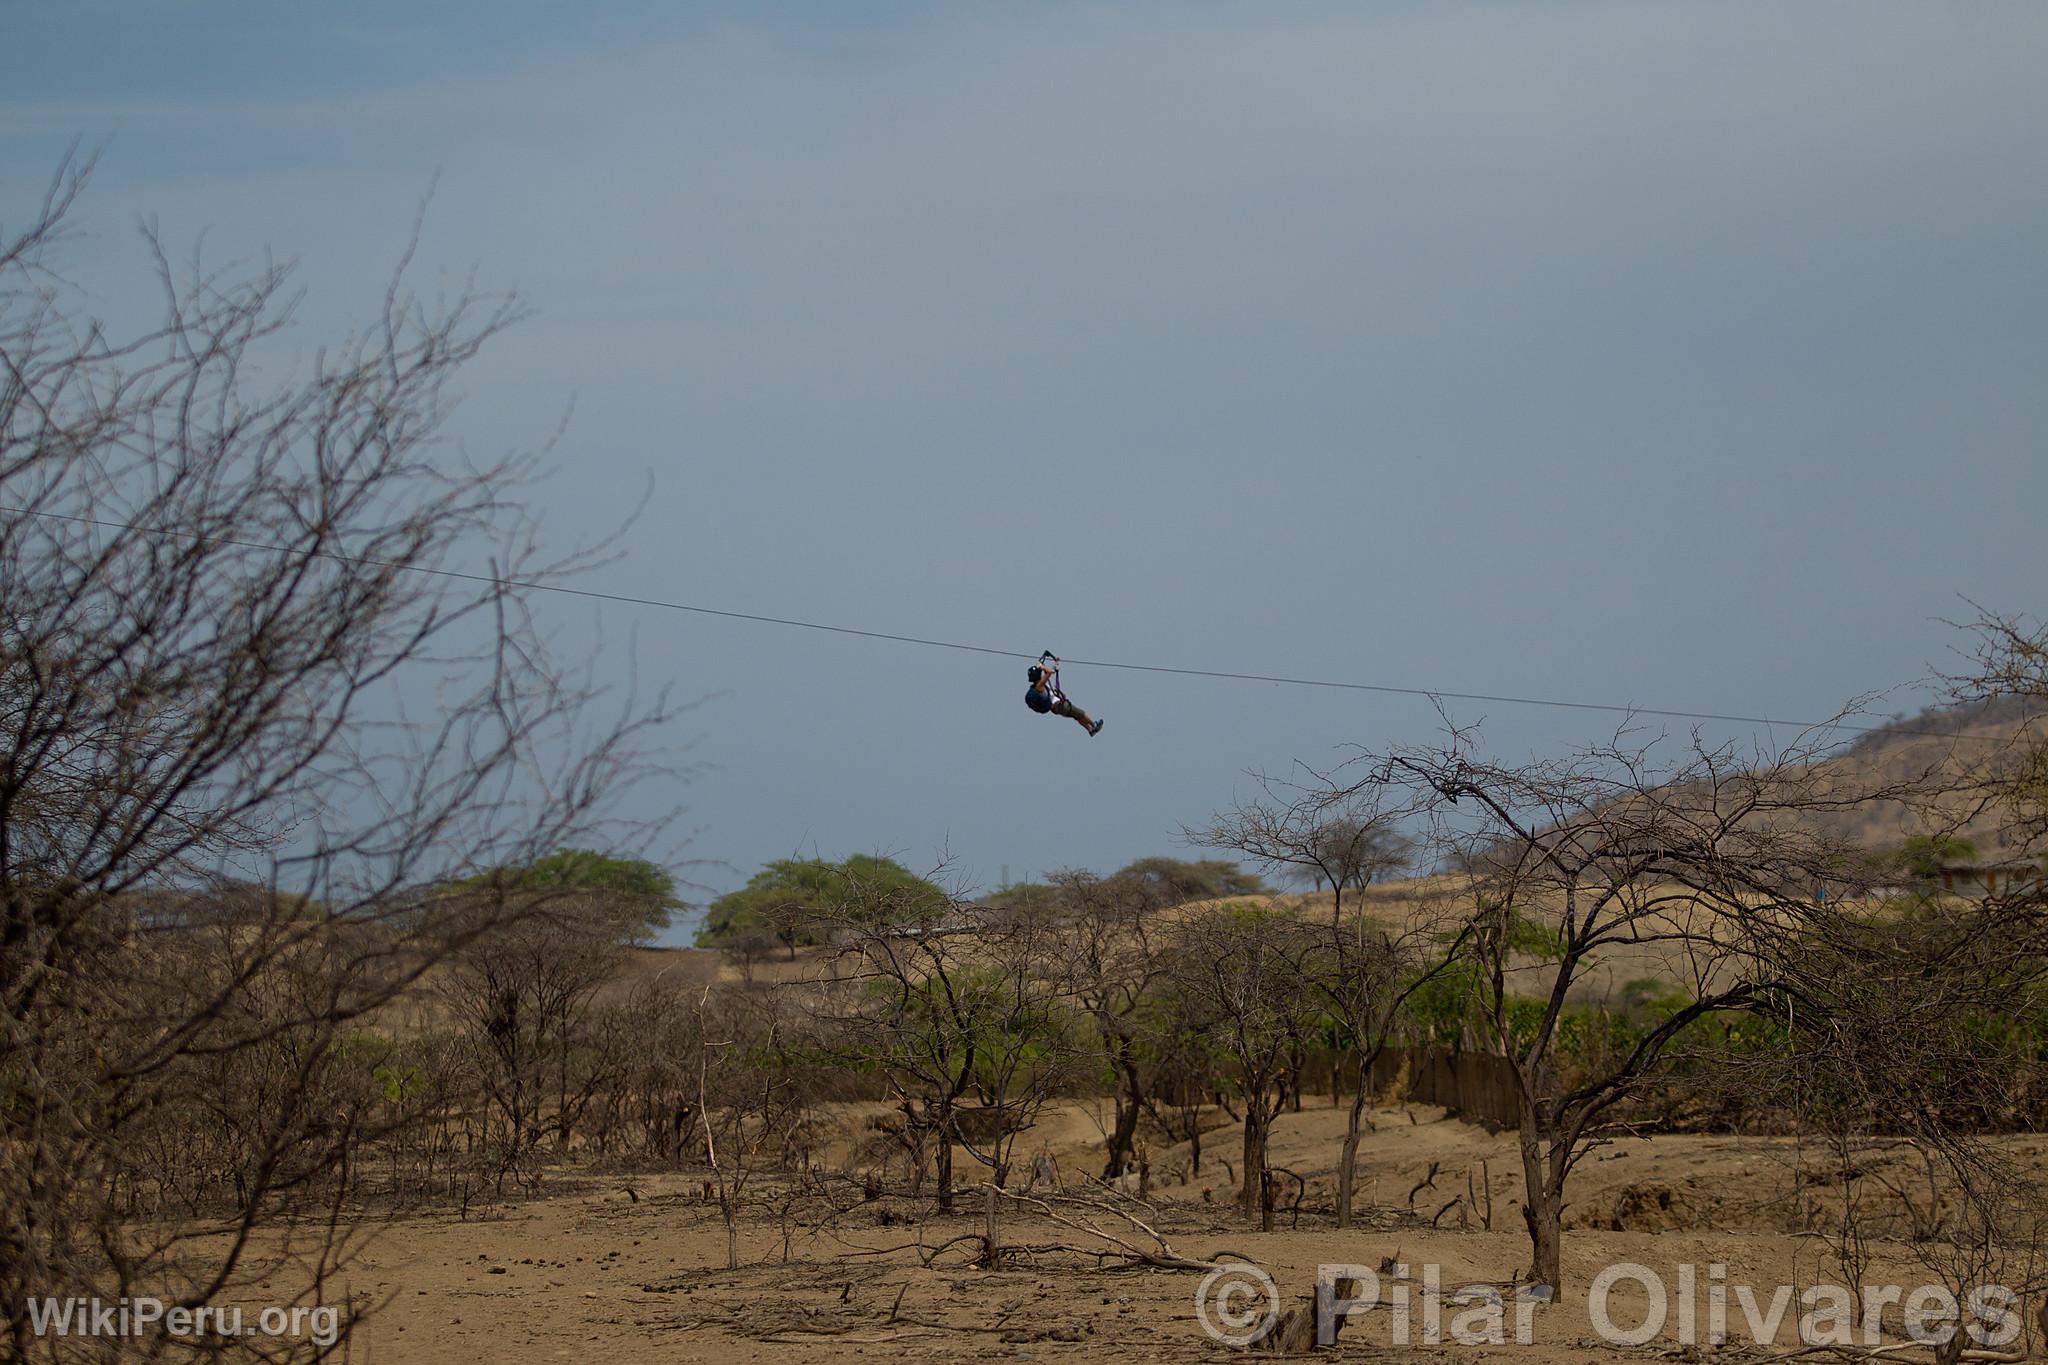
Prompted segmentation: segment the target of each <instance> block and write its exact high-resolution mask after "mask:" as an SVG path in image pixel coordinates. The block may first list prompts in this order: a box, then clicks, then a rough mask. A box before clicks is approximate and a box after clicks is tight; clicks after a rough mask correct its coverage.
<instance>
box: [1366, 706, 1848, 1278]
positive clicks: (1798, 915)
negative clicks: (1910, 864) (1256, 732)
mask: <svg viewBox="0 0 2048 1365" xmlns="http://www.w3.org/2000/svg"><path fill="white" fill-rule="evenodd" d="M1471 740H1472V737H1471V735H1470V734H1469V732H1461V731H1456V730H1453V731H1452V732H1451V734H1450V735H1449V737H1448V739H1447V741H1446V742H1445V744H1444V745H1442V746H1441V747H1439V748H1436V749H1433V750H1396V751H1392V752H1389V753H1384V754H1371V755H1364V756H1361V758H1360V759H1359V760H1358V764H1359V766H1360V767H1361V768H1362V769H1363V770H1364V771H1365V772H1366V773H1367V776H1365V777H1364V778H1363V779H1361V780H1359V781H1357V782H1356V783H1355V784H1353V785H1352V787H1351V788H1350V789H1349V790H1348V791H1347V792H1346V793H1345V794H1346V795H1348V796H1351V797H1355V798H1358V799H1368V800H1372V801H1376V802H1381V803H1384V804H1402V803H1413V804H1414V805H1415V807H1416V808H1417V809H1421V810H1425V811H1426V812H1427V814H1428V815H1429V817H1430V820H1431V825H1430V831H1431V845H1432V847H1431V852H1433V853H1435V854H1437V855H1439V856H1440V857H1443V858H1444V859H1445V860H1446V861H1452V860H1455V862H1456V863H1457V864H1459V865H1462V866H1464V867H1465V868H1467V869H1468V873H1467V874H1466V880H1465V891H1466V894H1467V895H1468V896H1469V901H1468V907H1469V908H1468V911H1467V916H1468V918H1467V931H1466V938H1465V951H1466V952H1467V954H1468V955H1469V959H1470V961H1471V963H1472V965H1473V967H1474V969H1475V971H1474V974H1473V982H1474V990H1475V993H1476V1000H1475V1002H1474V1003H1475V1005H1476V1015H1477V1018H1478V1021H1479V1024H1480V1027H1481V1029H1482V1032H1483V1034H1484V1035H1485V1037H1486V1038H1487V1040H1488V1042H1489V1043H1490V1044H1491V1046H1492V1047H1493V1048H1494V1049H1495V1050H1497V1051H1498V1052H1499V1053H1500V1054H1501V1055H1502V1056H1504V1057H1506V1058H1507V1059H1508V1061H1509V1062H1510V1064H1511V1065H1512V1068H1513V1071H1514V1075H1515V1079H1516V1084H1517V1089H1518V1092H1519V1095H1520V1100H1521V1110H1522V1119H1521V1125H1520V1135H1519V1137H1520V1148H1521V1158H1522V1166H1523V1175H1524V1179H1525V1182H1526V1188H1527V1195H1526V1198H1525V1199H1524V1202H1523V1216H1524V1219H1525V1220H1526V1222H1527V1224H1528V1230H1529V1236H1530V1242H1531V1246H1532V1250H1533V1255H1534V1262H1533V1270H1534V1273H1535V1275H1536V1277H1537V1278H1538V1279H1539V1280H1542V1281H1544V1282H1546V1283H1549V1284H1552V1285H1558V1284H1559V1281H1560V1277H1561V1275H1562V1267H1561V1263H1560V1246H1561V1241H1562V1215H1563V1210H1564V1206H1565V1191H1566V1183H1567V1181H1568V1179H1569V1177H1570V1175H1571V1173H1572V1170H1573V1168H1574V1167H1575V1165H1576V1164H1577V1162H1578V1161H1579V1160H1580V1159H1581V1158H1582V1157H1583V1156H1584V1154H1585V1153H1586V1151H1587V1150H1588V1147H1589V1145H1590V1144H1592V1143H1594V1142H1596V1141H1597V1140H1599V1139H1600V1138H1601V1136H1602V1135H1603V1134H1604V1133H1605V1132H1606V1131H1607V1126H1606V1125H1607V1122H1608V1120H1609V1119H1610V1118H1611V1116H1612V1115H1613V1114H1614V1113H1615V1111H1616V1107H1617V1106H1618V1105H1621V1104H1622V1103H1623V1101H1625V1100H1627V1099H1628V1098H1629V1097H1630V1096H1631V1095H1633V1094H1634V1093H1636V1092H1637V1091H1638V1090H1639V1088H1640V1087H1641V1085H1642V1084H1643V1083H1644V1082H1645V1081H1646V1079H1647V1078H1649V1077H1650V1076H1651V1075H1652V1074H1653V1073H1654V1071H1655V1069H1656V1068H1657V1066H1658V1065H1659V1063H1660V1062H1661V1060H1662V1059H1663V1058H1664V1056H1665V1054H1666V1052H1667V1050H1668V1049H1669V1048H1670V1047H1671V1046H1672V1045H1673V1043H1674V1041H1675V1040H1677V1039H1678V1038H1680V1037H1681V1036H1682V1035H1683V1034H1684V1033H1685V1031H1686V1030H1687V1029H1688V1027H1689V1026H1691V1025H1692V1024H1693V1023H1694V1022H1695V1021H1698V1020H1701V1019H1705V1018H1707V1017H1710V1016H1713V1015H1715V1014H1717V1013H1720V1012H1724V1011H1748V1010H1761V1011H1768V1010H1770V1009H1772V1008H1774V1007H1775V1006H1776V1004H1777V1002H1778V1001H1779V1000H1780V999H1781V997H1782V994H1783V987H1784V982H1785V977H1786V973H1787V962H1788V960H1789V959H1790V958H1791V957H1792V956H1794V955H1795V954H1796V950H1797V946H1798V941H1799V936H1800V934H1801V932H1802V931H1803V930H1804V929H1805V928H1806V927H1807V926H1808V925H1810V924H1811V923H1812V922H1813V919H1814V917H1815V916H1816V915H1818V914H1819V913H1821V911H1820V906H1821V904H1822V902H1823V899H1824V897H1823V893H1822V887H1823V886H1824V885H1825V884H1827V883H1828V882H1829V881H1830V880H1831V879H1832V880H1834V881H1836V882H1837V884H1838V885H1839V881H1840V879H1841V878H1843V877H1844V876H1846V875H1847V870H1848V869H1849V868H1850V867H1852V866H1853V863H1854V860H1853V859H1852V858H1851V856H1850V851H1849V850H1847V849H1845V848H1843V847H1841V846H1839V845H1838V844H1836V843H1834V842H1832V841H1831V840H1830V839H1829V838H1828V837H1827V836H1826V835H1825V834H1823V833H1821V832H1820V825H1819V822H1817V821H1816V820H1815V819H1814V818H1813V817H1815V816H1818V815H1821V814H1825V813H1827V812H1831V811H1835V810H1839V809H1841V808H1842V807H1844V806H1845V805H1848V804H1852V803H1854V802H1855V801H1857V800H1860V799H1864V798H1865V797H1866V796H1867V795H1868V793H1864V792H1856V791H1850V790H1848V789H1847V788H1846V786H1845V783H1844V781H1843V779H1842V778H1841V777H1840V776H1839V775H1829V774H1827V773H1825V772H1824V771H1823V770H1821V769H1817V768H1816V767H1815V766H1814V764H1815V763H1816V761H1817V760H1818V759H1819V758H1820V757H1821V756H1822V753H1823V750H1822V748H1821V744H1820V740H1819V737H1818V736H1813V735H1809V736H1806V737H1804V738H1803V739H1802V740H1801V741H1800V742H1798V743H1795V744H1794V745H1792V746H1788V747H1787V748H1785V749H1783V750H1781V751H1778V752H1776V753H1774V754H1753V755H1743V754H1739V753H1737V752H1736V751H1735V750H1734V749H1733V748H1730V747H1719V748H1717V747H1711V746H1708V745H1705V744H1703V743H1701V742H1700V741H1699V740H1698V739H1697V737H1695V738H1694V739H1693V741H1692V742H1691V743H1690V744H1686V745H1683V746H1673V747H1676V748H1678V750H1679V751H1678V753H1677V755H1676V757H1675V758H1674V759H1673V760H1671V761H1664V762H1660V761H1659V752H1660V744H1659V742H1658V741H1649V742H1643V743H1637V742H1632V741H1630V740H1629V738H1628V737H1627V735H1626V733H1624V734H1623V735H1621V736H1618V737H1617V739H1616V740H1615V742H1614V743H1612V744H1609V745H1603V746H1597V747H1594V748H1590V749H1586V750H1582V751H1580V752H1578V753H1575V754H1572V755H1570V756H1568V757H1566V758H1564V759H1560V760H1557V761H1552V762H1543V763H1536V764H1530V765H1524V766H1515V767H1507V766H1501V765H1497V764H1493V763H1489V762H1486V761H1484V760H1482V759H1481V758H1479V757H1478V756H1476V754H1475V753H1474V752H1473V750H1472V743H1471ZM1623 945H1626V946H1627V947H1628V948H1629V949H1631V950H1634V951H1641V950H1643V949H1645V948H1650V949H1653V950H1655V951H1657V952H1659V953H1660V954H1662V955H1663V956H1664V958H1665V962H1666V970H1667V971H1668V972H1669V973H1670V974H1671V975H1673V976H1674V977H1676V978H1677V979H1678V980H1680V981H1681V982H1683V983H1684V990H1685V999H1684V1001H1683V1003H1682V1004H1680V1005H1678V1006H1677V1007H1675V1008H1673V1009H1672V1010H1670V1011H1669V1012H1668V1013H1667V1014H1666V1015H1665V1016H1664V1017H1663V1018H1662V1019H1661V1020H1659V1021H1658V1022H1656V1023H1655V1024H1654V1026H1652V1027H1649V1028H1648V1029H1646V1030H1645V1031H1644V1032H1643V1033H1642V1034H1641V1035H1640V1036H1639V1037H1638V1038H1636V1039H1635V1040H1634V1041H1633V1042H1632V1044H1631V1045H1630V1046H1629V1047H1628V1048H1626V1049H1625V1050H1623V1051H1622V1052H1621V1053H1620V1054H1619V1055H1616V1056H1613V1057H1610V1058H1606V1059H1604V1061H1603V1063H1602V1064H1599V1065H1594V1066H1592V1067H1590V1068H1588V1070H1587V1072H1586V1074H1584V1075H1583V1076H1582V1077H1580V1078H1577V1079H1576V1080H1575V1081H1574V1082H1573V1083H1571V1084H1569V1085H1567V1084H1565V1083H1564V1082H1563V1080H1562V1078H1561V1077H1560V1075H1559V1072H1558V1069H1557V1066H1556V1052H1557V1046H1558V1041H1559V1031H1560V1025H1561V1024H1562V1023H1563V1022H1564V1020H1565V1017H1566V1012H1567V1007H1568V1003H1569V1002H1570V1000H1571V998H1572V996H1573V993H1574V990H1575V988H1577V987H1578V986H1579V985H1580V984H1581V983H1582V982H1583V981H1584V980H1585V979H1586V978H1587V977H1588V975H1589V974H1590V973H1592V972H1594V971H1596V970H1597V969H1598V968H1599V967H1600V965H1601V963H1602V961H1603V958H1604V957H1605V956H1606V955H1607V954H1608V953H1610V952H1612V951H1613V950H1615V949H1617V948H1620V947H1622V946H1623Z"/></svg>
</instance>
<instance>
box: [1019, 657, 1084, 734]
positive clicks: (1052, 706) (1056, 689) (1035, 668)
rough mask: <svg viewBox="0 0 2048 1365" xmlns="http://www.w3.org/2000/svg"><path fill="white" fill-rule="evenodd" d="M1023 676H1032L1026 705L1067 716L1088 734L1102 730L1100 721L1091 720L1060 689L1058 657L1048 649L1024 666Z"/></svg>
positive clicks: (1041, 712) (1039, 712) (1026, 693)
mask: <svg viewBox="0 0 2048 1365" xmlns="http://www.w3.org/2000/svg"><path fill="white" fill-rule="evenodd" d="M1024 676H1025V677H1027V678H1029V679H1030V680H1031V686H1030V688H1029V689H1028V690H1027V691H1026V692H1025V693H1024V704H1025V705H1026V706H1028V707H1030V708H1031V709H1032V710H1034V711H1036V712H1037V713H1038V714H1039V715H1041V716H1043V715H1047V714H1051V715H1055V716H1067V717H1070V718H1071V719H1073V720H1075V721H1078V722H1079V723H1080V726H1081V728H1082V729H1083V730H1086V731H1087V732H1088V733H1089V734H1091V735H1099V734H1101V733H1102V722H1101V721H1099V720H1090V719H1089V718H1088V713H1087V712H1086V711H1083V710H1082V709H1081V708H1080V707H1078V706H1076V705H1074V703H1072V702H1070V701H1068V700H1067V694H1066V693H1064V692H1062V691H1060V661H1059V659H1058V658H1057V657H1056V656H1055V655H1054V654H1053V652H1052V651H1051V650H1049V649H1048V650H1047V651H1046V652H1045V653H1043V654H1041V655H1039V656H1038V662H1037V663H1035V664H1033V665H1031V667H1029V668H1027V669H1025V670H1024Z"/></svg>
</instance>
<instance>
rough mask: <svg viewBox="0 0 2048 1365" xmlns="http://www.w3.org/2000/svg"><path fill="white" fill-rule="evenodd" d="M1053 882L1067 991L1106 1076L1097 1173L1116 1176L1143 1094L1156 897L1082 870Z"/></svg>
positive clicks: (1156, 963)
mask: <svg viewBox="0 0 2048 1365" xmlns="http://www.w3.org/2000/svg"><path fill="white" fill-rule="evenodd" d="M1054 884H1055V886H1056V888H1057V891H1058V899H1057V905H1058V906H1059V910H1058V912H1057V913H1058V914H1059V915H1060V916H1061V926H1060V934H1061V937H1062V939H1063V945H1062V946H1063V948H1064V952H1063V954H1062V957H1063V959H1064V964H1065V971H1066V973H1067V979H1068V987H1067V989H1068V990H1069V992H1070V993H1071V994H1072V997H1073V1000H1074V1003H1075V1005H1076V1006H1077V1007H1078V1008H1079V1009H1080V1010H1081V1011H1083V1012H1084V1013H1085V1014H1086V1015H1087V1016H1088V1019H1089V1021H1090V1022H1091V1023H1092V1024H1093V1025H1094V1028H1095V1037H1096V1045H1097V1047H1098V1048H1099V1049H1100V1051H1101V1056H1102V1060H1103V1062H1104V1064H1105V1065H1106V1067H1107V1068H1108V1070H1109V1073H1110V1077H1111V1087H1112V1089H1111V1097H1112V1107H1113V1115H1114V1116H1113V1118H1112V1120H1111V1123H1110V1127H1109V1132H1108V1134H1107V1140H1106V1148H1107V1150H1106V1153H1105V1158H1104V1164H1103V1169H1102V1178H1103V1179H1104V1180H1115V1179H1116V1178H1117V1177H1118V1176H1121V1175H1122V1174H1123V1173H1124V1172H1125V1171H1126V1170H1127V1169H1128V1168H1129V1167H1130V1166H1131V1164H1132V1161H1133V1159H1134V1155H1135V1150H1136V1142H1137V1133H1138V1121H1139V1119H1140V1118H1141V1117H1142V1116H1143V1114H1144V1112H1145V1107H1146V1102H1147V1100H1148V1098H1149V1095H1150V1086H1149V1084H1148V1080H1149V1078H1148V1074H1147V1072H1148V1066H1147V1061H1148V1052H1149V1051H1150V1050H1151V1049H1150V1047H1149V1043H1150V1039H1149V1037H1148V1033H1149V1026H1150V1024H1151V1022H1152V1021H1151V1018H1150V1014H1151V1013H1152V1009H1151V1007H1152V1005H1153V1004H1154V1000H1153V988H1154V986H1156V985H1157V984H1158V983H1159V981H1160V980H1161V978H1162V977H1163V976H1164V975H1165V972H1166V962H1165V959H1164V955H1163V954H1162V952H1161V949H1160V945H1159V944H1158V943H1157V942H1156V941H1155V939H1156V933H1155V931H1154V929H1153V927H1152V923H1151V917H1152V912H1153V911H1154V910H1155V909H1156V908H1157V907H1156V905H1155V904H1154V901H1155V897H1154V896H1153V895H1152V894H1151V893H1150V892H1149V891H1148V890H1147V889H1146V888H1145V887H1144V886H1143V885H1141V884H1138V883H1134V882H1132V881H1129V880H1126V879H1120V878H1115V877H1110V878H1101V877H1095V876H1092V875H1090V874H1087V873H1081V872H1069V873H1062V874H1060V875H1059V876H1058V877H1056V878H1055V883H1054Z"/></svg>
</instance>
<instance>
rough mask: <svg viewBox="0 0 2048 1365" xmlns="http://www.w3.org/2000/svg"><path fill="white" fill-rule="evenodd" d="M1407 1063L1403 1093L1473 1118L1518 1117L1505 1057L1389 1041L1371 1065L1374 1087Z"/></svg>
mask: <svg viewBox="0 0 2048 1365" xmlns="http://www.w3.org/2000/svg"><path fill="white" fill-rule="evenodd" d="M1403 1067H1405V1068H1407V1073H1408V1074H1407V1079H1406V1083H1405V1085H1406V1097H1407V1098H1408V1099H1411V1100H1414V1101H1416V1102H1417V1103H1420V1104H1440V1105H1442V1106H1443V1107H1444V1108H1445V1109H1448V1110H1450V1111H1451V1112H1452V1113H1455V1114H1458V1115H1460V1116H1461V1117H1463V1118H1467V1119H1471V1120H1472V1121H1474V1122H1484V1123H1498V1124H1503V1125H1506V1126H1508V1127H1513V1126H1515V1125H1516V1124H1518V1123H1520V1122H1521V1115H1522V1102H1521V1091H1520V1090H1519V1088H1518V1087H1517V1086H1516V1085H1515V1070H1514V1067H1513V1066H1512V1065H1510V1064H1509V1062H1508V1059H1507V1058H1505V1057H1496V1056H1493V1055H1492V1054H1490V1053H1485V1052H1448V1051H1445V1050H1444V1049H1442V1048H1421V1047H1390V1048H1388V1049H1387V1050H1386V1051H1385V1052H1383V1053H1381V1054H1380V1058H1379V1061H1378V1062H1377V1063H1376V1064H1375V1065H1374V1066H1373V1069H1372V1085H1373V1089H1374V1091H1375V1092H1377V1093H1380V1094H1385V1093H1386V1091H1387V1089H1388V1088H1389V1087H1391V1086H1393V1085H1394V1084H1395V1083H1396V1082H1397V1081H1400V1080H1401V1072H1402V1068H1403Z"/></svg>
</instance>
